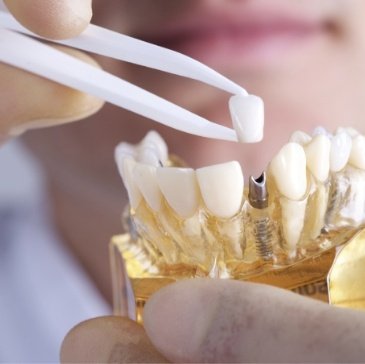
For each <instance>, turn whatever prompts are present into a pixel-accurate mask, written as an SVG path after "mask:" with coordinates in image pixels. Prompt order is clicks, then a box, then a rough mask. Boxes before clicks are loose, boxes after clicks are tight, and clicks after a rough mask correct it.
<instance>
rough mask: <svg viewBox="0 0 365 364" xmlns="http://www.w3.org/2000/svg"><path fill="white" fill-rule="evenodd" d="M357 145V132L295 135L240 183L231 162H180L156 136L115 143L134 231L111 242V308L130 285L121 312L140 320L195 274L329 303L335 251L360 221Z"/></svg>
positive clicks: (364, 162)
mask: <svg viewBox="0 0 365 364" xmlns="http://www.w3.org/2000/svg"><path fill="white" fill-rule="evenodd" d="M364 150H365V138H364V137H363V136H361V135H360V134H356V135H354V136H352V137H351V135H350V133H349V132H348V131H346V130H344V129H339V130H338V131H337V132H336V133H335V135H333V136H331V135H325V134H323V133H319V134H315V135H313V137H311V136H309V135H307V134H305V133H302V132H296V133H294V134H293V136H292V138H291V141H290V142H289V143H288V144H286V145H285V146H284V147H283V148H282V149H281V150H280V151H279V153H278V154H277V155H276V156H275V157H274V158H273V160H272V162H271V163H270V165H269V167H268V169H267V171H266V172H265V173H263V175H262V176H260V177H259V178H258V179H254V178H251V179H250V182H249V187H248V188H246V189H245V188H244V177H243V173H242V170H241V167H240V165H239V163H238V162H235V161H233V162H228V163H224V164H219V165H214V166H209V167H203V168H199V169H197V170H196V171H195V170H193V169H190V168H187V167H186V166H182V165H178V164H177V162H176V161H177V158H175V157H173V156H171V155H170V156H169V154H168V152H167V146H166V144H165V142H164V141H163V139H162V138H161V137H160V136H159V135H158V134H157V133H156V132H149V133H148V134H147V136H146V137H145V138H144V139H143V140H142V142H141V143H139V144H138V145H135V146H134V145H129V144H126V143H121V144H120V145H119V146H118V148H117V149H116V160H117V164H118V167H119V169H120V172H121V175H122V178H123V180H124V184H125V186H126V188H127V191H128V195H129V201H130V208H129V209H128V213H127V219H128V220H129V226H130V229H131V228H132V230H133V231H130V234H125V235H121V236H116V237H114V238H113V240H112V244H111V253H112V263H113V281H114V293H115V308H116V313H124V314H125V313H126V312H127V306H126V305H125V303H126V302H127V301H126V300H125V296H124V297H123V294H124V293H125V292H126V291H127V290H129V291H130V293H132V294H133V296H134V298H135V301H134V302H133V303H131V302H129V307H128V310H129V311H128V312H129V314H130V316H131V317H135V315H137V319H138V320H140V319H141V316H140V315H141V310H142V308H143V305H144V302H145V301H146V300H147V299H148V297H149V296H150V295H151V294H152V293H153V292H155V291H156V290H158V289H159V288H161V287H162V286H164V285H166V284H169V283H171V282H174V281H176V280H179V279H184V278H194V277H211V278H230V279H238V280H248V281H253V282H260V283H266V284H272V285H276V286H278V287H282V288H287V289H291V290H295V291H297V292H299V293H303V294H308V295H311V296H313V297H316V298H319V299H322V300H324V301H327V302H328V290H327V277H328V273H329V271H330V269H331V266H332V265H333V262H334V260H335V257H336V250H338V247H340V246H343V245H344V244H345V243H347V242H349V241H350V240H351V239H352V238H353V237H355V236H356V234H357V233H359V232H360V231H361V230H362V229H363V228H364V227H365V192H364V191H365V154H364V152H363V151H364ZM364 251H365V248H364ZM123 271H125V272H126V276H127V277H128V279H127V280H125V277H124V276H123V274H122V272H123ZM323 287H324V288H323ZM123 304H124V306H123ZM136 309H137V310H136Z"/></svg>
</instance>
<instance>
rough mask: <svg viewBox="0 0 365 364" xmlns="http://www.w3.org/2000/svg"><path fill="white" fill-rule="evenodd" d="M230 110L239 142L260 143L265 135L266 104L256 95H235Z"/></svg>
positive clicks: (231, 100) (230, 102)
mask: <svg viewBox="0 0 365 364" xmlns="http://www.w3.org/2000/svg"><path fill="white" fill-rule="evenodd" d="M229 110H230V112H231V118H232V123H233V127H234V129H235V131H236V133H237V137H238V140H239V141H240V142H242V143H257V142H260V141H261V140H262V138H263V135H264V103H263V101H262V99H261V98H260V97H257V96H254V95H248V96H242V95H234V96H232V97H231V98H230V100H229Z"/></svg>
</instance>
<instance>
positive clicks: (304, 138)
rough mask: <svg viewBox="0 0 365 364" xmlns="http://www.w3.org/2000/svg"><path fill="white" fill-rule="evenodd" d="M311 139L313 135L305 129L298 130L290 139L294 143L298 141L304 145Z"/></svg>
mask: <svg viewBox="0 0 365 364" xmlns="http://www.w3.org/2000/svg"><path fill="white" fill-rule="evenodd" d="M311 140H312V137H311V136H310V135H309V134H307V133H304V131H301V130H297V131H295V132H294V133H293V134H292V135H291V137H290V140H289V141H290V142H292V143H298V144H300V145H302V146H305V145H307V144H308V143H310V141H311Z"/></svg>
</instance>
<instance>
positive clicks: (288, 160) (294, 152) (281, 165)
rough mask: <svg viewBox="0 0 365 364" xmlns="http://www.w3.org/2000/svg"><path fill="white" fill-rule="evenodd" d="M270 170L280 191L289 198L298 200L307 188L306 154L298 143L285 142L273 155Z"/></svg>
mask: <svg viewBox="0 0 365 364" xmlns="http://www.w3.org/2000/svg"><path fill="white" fill-rule="evenodd" d="M270 171H271V173H272V175H273V177H274V179H275V182H276V185H277V188H278V190H279V191H280V193H281V194H282V195H283V196H285V197H287V198H288V199H291V200H300V199H301V198H302V197H303V196H304V194H305V192H306V190H307V171H306V156H305V152H304V149H303V147H302V146H301V145H299V144H298V143H288V144H286V145H285V146H284V147H283V148H282V149H281V150H280V152H279V153H278V154H277V155H276V156H275V157H274V159H273V160H272V161H271V164H270Z"/></svg>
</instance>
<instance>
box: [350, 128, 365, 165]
mask: <svg viewBox="0 0 365 364" xmlns="http://www.w3.org/2000/svg"><path fill="white" fill-rule="evenodd" d="M349 163H350V164H351V165H353V166H354V167H356V168H360V169H365V137H364V136H363V135H358V136H357V137H355V138H354V139H353V140H352V149H351V154H350V160H349Z"/></svg>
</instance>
